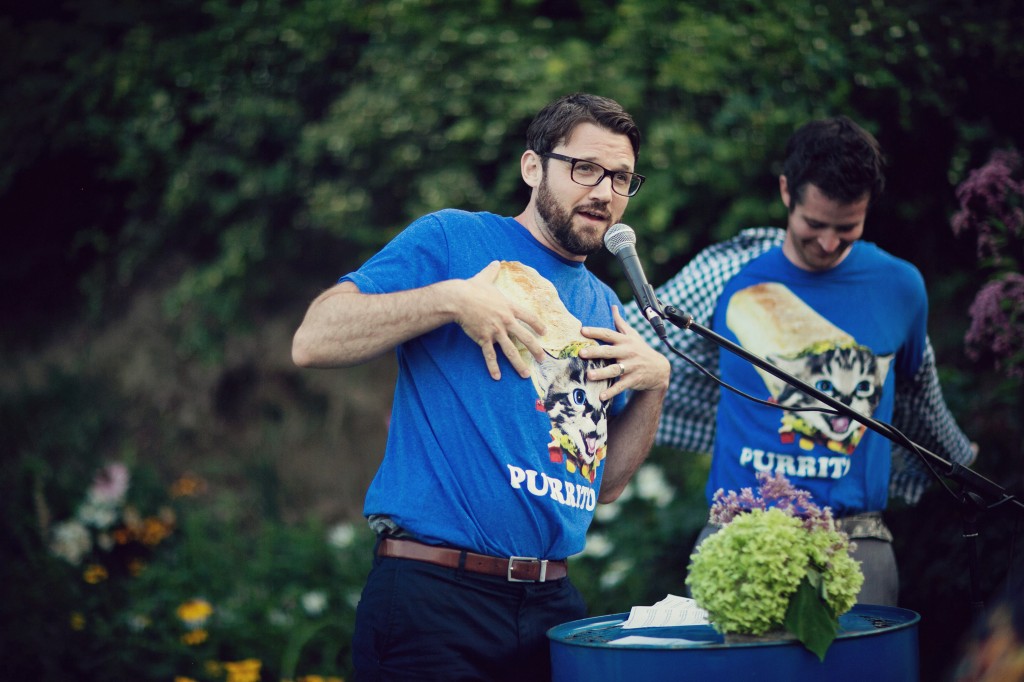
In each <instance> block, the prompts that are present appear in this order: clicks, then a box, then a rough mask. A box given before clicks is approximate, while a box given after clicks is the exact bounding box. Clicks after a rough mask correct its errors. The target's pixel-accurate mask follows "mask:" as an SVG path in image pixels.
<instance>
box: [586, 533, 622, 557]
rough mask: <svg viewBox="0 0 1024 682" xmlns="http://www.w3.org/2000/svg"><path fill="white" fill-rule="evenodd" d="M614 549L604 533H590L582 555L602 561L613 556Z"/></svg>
mask: <svg viewBox="0 0 1024 682" xmlns="http://www.w3.org/2000/svg"><path fill="white" fill-rule="evenodd" d="M612 549H614V546H613V545H612V543H611V542H610V541H609V540H608V537H607V536H606V535H605V534H604V533H589V534H588V535H587V544H586V546H585V547H584V548H583V552H581V554H582V555H583V556H590V557H594V558H595V559H600V558H602V557H606V556H608V555H609V554H611V551H612Z"/></svg>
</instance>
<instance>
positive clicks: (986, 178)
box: [952, 149, 1024, 264]
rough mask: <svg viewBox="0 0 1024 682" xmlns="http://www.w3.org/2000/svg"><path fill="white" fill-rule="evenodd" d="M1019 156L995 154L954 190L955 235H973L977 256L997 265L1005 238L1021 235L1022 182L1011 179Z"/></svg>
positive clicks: (1023, 216)
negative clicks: (992, 261) (955, 205)
mask: <svg viewBox="0 0 1024 682" xmlns="http://www.w3.org/2000/svg"><path fill="white" fill-rule="evenodd" d="M1020 165H1021V157H1020V154H1019V153H1018V152H1017V151H1016V150H1013V149H1010V150H1001V151H996V152H994V153H993V154H992V157H991V158H990V159H989V162H988V163H986V164H985V165H984V166H982V167H981V168H977V169H975V170H972V171H971V172H970V174H968V176H967V179H966V180H964V181H963V182H962V183H960V186H959V187H957V189H956V197H957V199H959V201H960V210H959V211H958V212H957V213H956V214H955V215H954V216H953V219H952V227H953V233H954V234H958V235H959V234H962V233H964V232H968V231H971V232H974V233H975V234H976V235H977V239H978V257H979V258H982V259H985V258H991V259H993V260H994V261H995V263H996V264H999V263H1000V262H1001V261H1002V260H1003V258H1004V257H1005V254H1004V253H1003V249H1004V248H1005V247H1006V241H1007V239H1008V238H1011V239H1012V238H1013V237H1022V236H1024V201H1022V199H1024V180H1021V179H1018V178H1015V177H1014V173H1015V172H1016V171H1017V170H1018V169H1019V168H1020Z"/></svg>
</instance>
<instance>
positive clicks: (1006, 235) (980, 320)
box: [952, 149, 1024, 377]
mask: <svg viewBox="0 0 1024 682" xmlns="http://www.w3.org/2000/svg"><path fill="white" fill-rule="evenodd" d="M1021 166H1022V164H1021V156H1020V154H1019V153H1018V152H1017V151H1016V150H1013V149H1011V150H1003V151H997V152H994V153H993V154H992V157H991V158H990V159H989V161H988V163H986V164H985V165H984V166H982V167H981V168H978V169H976V170H973V171H971V172H970V174H969V175H968V176H967V179H966V180H964V181H963V183H961V184H960V186H959V187H957V190H956V196H957V199H959V201H960V210H959V211H958V212H957V213H956V214H955V215H954V216H953V219H952V227H953V232H954V233H956V234H962V233H964V232H968V231H970V232H973V233H974V234H975V235H976V236H977V244H978V258H979V259H980V260H981V262H982V264H983V265H986V266H989V267H990V268H992V269H993V270H994V271H995V273H994V274H993V276H992V277H991V278H990V279H989V281H988V282H987V283H986V284H985V286H983V287H982V288H981V290H980V291H978V294H977V295H976V296H975V299H974V302H973V303H972V304H971V308H970V316H971V326H970V329H969V330H968V331H967V334H966V336H965V337H964V341H965V344H966V350H967V355H968V357H970V358H972V359H974V360H979V359H981V358H982V357H983V356H984V357H991V358H992V359H994V361H995V365H996V367H997V368H998V369H1000V370H1001V371H1004V372H1006V373H1007V374H1008V375H1009V376H1014V377H1024V275H1022V274H1021V269H1022V267H1024V179H1022V178H1021V176H1020V174H1019V173H1018V171H1019V170H1021Z"/></svg>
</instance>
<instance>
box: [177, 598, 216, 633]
mask: <svg viewBox="0 0 1024 682" xmlns="http://www.w3.org/2000/svg"><path fill="white" fill-rule="evenodd" d="M177 613H178V618H180V619H181V620H182V622H184V623H185V625H188V626H189V627H199V626H200V625H202V624H203V623H205V622H206V619H207V618H209V617H210V616H211V615H212V614H213V607H212V606H210V602H208V601H206V600H205V599H189V600H188V601H187V602H185V603H183V604H181V605H180V606H178V611H177Z"/></svg>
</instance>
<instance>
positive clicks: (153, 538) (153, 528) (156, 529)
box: [139, 516, 171, 547]
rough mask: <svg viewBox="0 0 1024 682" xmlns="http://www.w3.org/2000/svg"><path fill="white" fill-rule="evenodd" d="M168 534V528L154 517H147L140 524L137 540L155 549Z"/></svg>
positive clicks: (169, 529) (169, 530)
mask: <svg viewBox="0 0 1024 682" xmlns="http://www.w3.org/2000/svg"><path fill="white" fill-rule="evenodd" d="M170 534H171V527H170V526H168V525H167V524H166V523H164V522H163V521H161V520H160V519H158V518H156V517H155V516H148V517H146V519H145V520H144V521H143V522H142V528H141V532H140V534H139V539H140V540H142V544H144V545H147V546H149V547H155V546H156V545H159V544H160V543H161V542H162V541H163V540H165V539H166V538H167V536H169V535H170Z"/></svg>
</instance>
